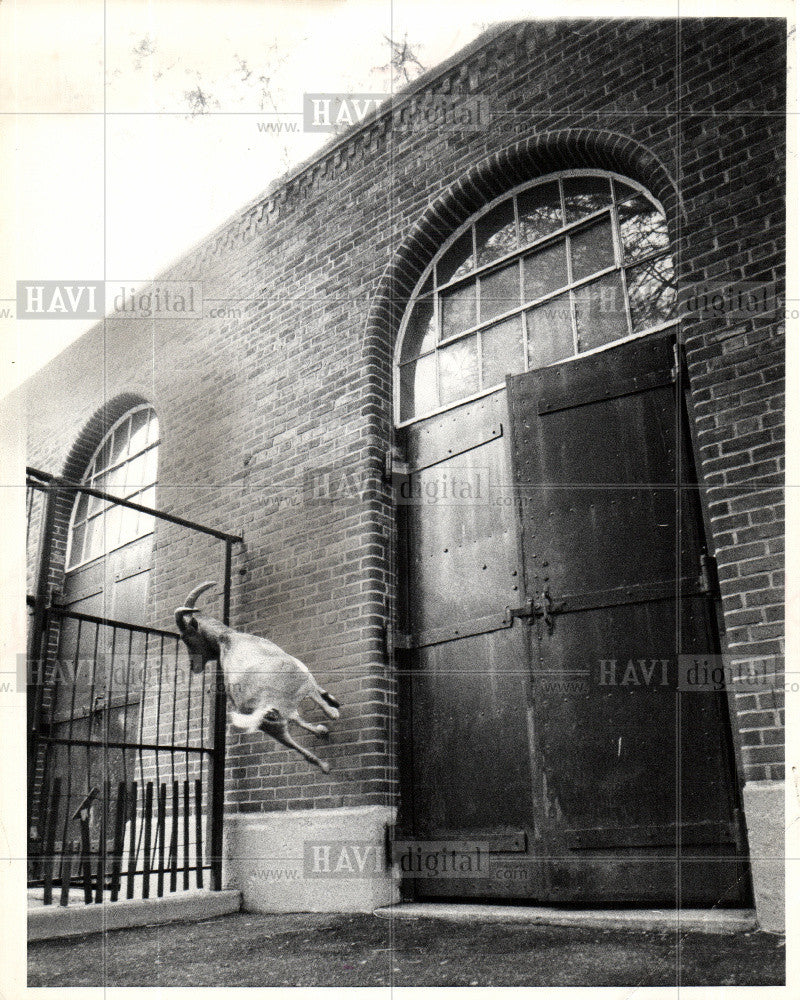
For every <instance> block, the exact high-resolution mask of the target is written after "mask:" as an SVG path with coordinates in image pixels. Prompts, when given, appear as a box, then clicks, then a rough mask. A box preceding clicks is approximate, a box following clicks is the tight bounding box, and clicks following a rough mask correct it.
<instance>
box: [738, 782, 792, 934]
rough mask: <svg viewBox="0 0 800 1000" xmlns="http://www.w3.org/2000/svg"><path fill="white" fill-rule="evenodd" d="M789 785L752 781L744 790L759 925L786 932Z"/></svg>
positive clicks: (770, 929) (763, 927)
mask: <svg viewBox="0 0 800 1000" xmlns="http://www.w3.org/2000/svg"><path fill="white" fill-rule="evenodd" d="M784 796H785V784H784V782H782V781H749V782H748V783H747V784H746V785H745V786H744V790H743V801H744V815H745V819H746V821H747V839H748V842H749V846H750V866H751V870H752V873H753V895H754V896H755V903H756V913H757V915H758V925H759V927H760V928H761V929H762V930H765V931H774V932H778V933H783V932H784V931H785V930H786V864H785V860H784V859H785V855H786V846H785V837H786V819H785V799H784Z"/></svg>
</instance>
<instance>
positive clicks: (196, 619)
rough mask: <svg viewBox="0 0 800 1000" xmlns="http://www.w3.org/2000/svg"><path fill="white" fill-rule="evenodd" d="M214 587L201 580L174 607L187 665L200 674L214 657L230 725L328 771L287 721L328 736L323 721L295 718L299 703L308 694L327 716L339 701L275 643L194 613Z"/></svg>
mask: <svg viewBox="0 0 800 1000" xmlns="http://www.w3.org/2000/svg"><path fill="white" fill-rule="evenodd" d="M213 586H214V583H213V581H210V582H206V583H201V584H200V586H199V587H195V589H194V590H193V591H192V592H191V594H189V596H188V597H187V598H186V604H185V605H184V606H183V607H180V608H176V609H175V621H176V623H177V626H178V631H179V632H180V634H181V638H182V639H183V641H184V642H185V643H186V646H187V648H188V650H189V659H190V664H191V669H192V670H193V671H194V672H195V673H201V672H202V671H203V670H204V668H205V665H206V664H207V663H210V662H211V661H213V660H218V661H219V664H220V666H221V667H222V672H223V675H224V677H225V690H226V692H227V696H228V700H229V702H230V704H231V706H232V707H231V708H230V710H229V713H228V717H229V719H230V723H231V725H232V726H235V727H236V728H237V729H242V730H244V731H245V732H247V733H254V732H256V731H257V730H259V729H260V730H261V731H262V732H265V733H267V734H268V735H269V736H272V737H273V739H276V740H277V741H278V742H279V743H282V744H283V745H284V746H287V747H291V749H293V750H296V751H297V752H298V753H299V754H302V756H303V757H305V758H306V760H309V761H311V763H312V764H316V765H317V767H318V768H319V769H320V770H321V771H323V772H324V773H325V774H327V773H328V771H330V769H331V768H330V764H328V763H327V762H326V761H322V760H320V759H319V758H318V757H315V756H314V754H313V753H311V752H310V751H309V750H306V749H305V747H301V746H300V744H299V743H296V742H295V741H294V740H293V739H292V737H291V736H290V735H289V725H288V724H289V722H296V723H297V725H298V726H302V727H303V729H307V730H308V731H309V732H311V733H314V734H315V735H316V736H327V734H328V727H327V726H323V725H314V724H313V723H311V722H306V720H305V719H301V718H300V713H299V705H300V702H301V701H303V700H304V699H305V698H311V699H312V700H313V701H315V702H316V703H317V705H319V707H320V708H321V709H322V711H323V712H324V713H325V714H326V715H327V716H328V717H329V718H331V719H338V718H339V702H338V701H337V700H336V699H335V698H334V697H332V696H331V695H330V694H328V692H327V691H323V690H322V688H321V687H320V686H319V684H317V682H316V681H315V680H314V678H313V676H312V675H311V671H310V670H309V669H308V667H307V666H306V665H305V663H302V662H301V661H300V660H298V659H297V658H296V657H294V656H290V655H289V654H288V653H286V652H284V651H283V650H282V649H281V648H280V646H276V645H275V643H274V642H270V641H269V639H261V638H259V637H258V636H256V635H249V634H248V633H247V632H237V631H236V630H235V629H232V628H230V627H229V626H227V625H223V623H222V622H220V621H217V619H216V618H209V617H208V616H207V615H202V614H197V612H196V609H195V602H196V601H197V598H198V597H199V596H200V594H202V593H203V592H204V591H206V590H208V589H209V588H210V587H213Z"/></svg>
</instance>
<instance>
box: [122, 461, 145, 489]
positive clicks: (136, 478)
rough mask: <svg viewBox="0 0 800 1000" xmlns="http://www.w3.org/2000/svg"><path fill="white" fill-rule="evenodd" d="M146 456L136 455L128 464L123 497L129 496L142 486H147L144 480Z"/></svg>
mask: <svg viewBox="0 0 800 1000" xmlns="http://www.w3.org/2000/svg"><path fill="white" fill-rule="evenodd" d="M147 454H148V453H143V454H141V455H137V456H136V458H134V459H132V460H131V461H130V462H128V466H127V468H128V474H127V477H126V479H125V496H130V495H131V493H135V492H136V491H137V490H140V489H141V488H142V487H143V486H146V485H147V481H146V479H145V468H146V466H147Z"/></svg>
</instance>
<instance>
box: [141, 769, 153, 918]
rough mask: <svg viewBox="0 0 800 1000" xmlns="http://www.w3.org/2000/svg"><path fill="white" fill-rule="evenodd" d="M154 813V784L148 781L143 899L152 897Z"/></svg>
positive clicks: (145, 811)
mask: <svg viewBox="0 0 800 1000" xmlns="http://www.w3.org/2000/svg"><path fill="white" fill-rule="evenodd" d="M152 811H153V782H152V781H148V782H147V787H146V788H145V792H144V854H143V856H142V868H143V870H144V879H143V881H142V899H149V897H150V837H151V834H152V822H153V819H152V815H151V813H152Z"/></svg>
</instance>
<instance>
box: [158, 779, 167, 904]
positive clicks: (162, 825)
mask: <svg viewBox="0 0 800 1000" xmlns="http://www.w3.org/2000/svg"><path fill="white" fill-rule="evenodd" d="M158 828H159V830H160V836H159V841H158V895H159V896H163V895H164V845H165V842H166V839H167V786H166V783H163V782H162V784H161V785H160V786H159V789H158Z"/></svg>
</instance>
